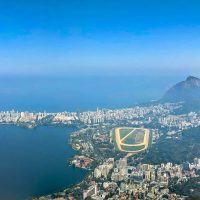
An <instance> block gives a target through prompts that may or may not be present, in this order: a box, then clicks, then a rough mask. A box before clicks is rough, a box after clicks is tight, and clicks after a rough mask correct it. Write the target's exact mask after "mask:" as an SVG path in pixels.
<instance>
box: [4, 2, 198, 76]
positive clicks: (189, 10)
mask: <svg viewBox="0 0 200 200" xmlns="http://www.w3.org/2000/svg"><path fill="white" fill-rule="evenodd" d="M199 10H200V1H198V0H151V1H150V0H59V1H58V0H28V1H27V0H10V1H1V2H0V75H13V74H14V75H15V74H18V75H19V74H20V75H58V76H59V75H70V76H71V75H131V74H139V75H143V74H145V75H147V74H156V75H160V74H163V73H164V74H169V75H175V74H183V75H189V74H191V75H200V66H199V65H200V56H199V53H200V12H199Z"/></svg>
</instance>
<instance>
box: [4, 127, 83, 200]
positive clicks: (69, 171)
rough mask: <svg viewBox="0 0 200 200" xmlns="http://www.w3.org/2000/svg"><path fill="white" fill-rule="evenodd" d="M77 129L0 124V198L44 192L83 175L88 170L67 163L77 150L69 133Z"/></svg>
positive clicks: (19, 199) (7, 199)
mask: <svg viewBox="0 0 200 200" xmlns="http://www.w3.org/2000/svg"><path fill="white" fill-rule="evenodd" d="M75 130H76V128H66V127H55V126H41V127H38V128H36V129H27V128H22V127H17V126H14V125H0V199H1V200H23V199H26V198H28V197H33V196H38V195H45V194H49V193H52V192H56V191H60V190H61V189H63V188H66V187H67V186H69V185H70V184H73V183H77V182H78V181H80V180H81V179H83V177H84V176H85V174H86V171H84V170H81V169H77V168H76V169H75V168H73V167H70V166H69V165H68V164H67V159H68V158H70V157H72V156H73V155H74V153H75V152H74V150H73V149H72V148H71V147H70V146H69V145H68V139H69V135H70V133H71V132H73V131H75Z"/></svg>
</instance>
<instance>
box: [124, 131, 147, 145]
mask: <svg viewBox="0 0 200 200" xmlns="http://www.w3.org/2000/svg"><path fill="white" fill-rule="evenodd" d="M144 135H145V132H144V130H138V129H136V130H134V131H133V132H132V133H131V134H130V135H128V137H126V138H125V139H124V140H123V143H125V144H139V143H142V142H143V140H144Z"/></svg>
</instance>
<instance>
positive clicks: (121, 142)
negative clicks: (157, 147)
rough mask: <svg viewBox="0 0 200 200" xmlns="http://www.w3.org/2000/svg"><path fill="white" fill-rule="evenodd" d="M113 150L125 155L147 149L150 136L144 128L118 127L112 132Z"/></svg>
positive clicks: (148, 131)
mask: <svg viewBox="0 0 200 200" xmlns="http://www.w3.org/2000/svg"><path fill="white" fill-rule="evenodd" d="M112 140H113V142H114V144H115V148H116V149H118V150H119V151H123V152H127V153H138V152H141V151H144V150H146V149H147V148H148V146H149V144H150V141H149V140H151V136H150V130H149V129H145V128H132V127H120V128H115V129H113V131H112Z"/></svg>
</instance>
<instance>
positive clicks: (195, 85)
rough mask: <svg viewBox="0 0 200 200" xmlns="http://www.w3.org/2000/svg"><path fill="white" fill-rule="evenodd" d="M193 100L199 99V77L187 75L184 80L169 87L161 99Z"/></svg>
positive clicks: (168, 100)
mask: <svg viewBox="0 0 200 200" xmlns="http://www.w3.org/2000/svg"><path fill="white" fill-rule="evenodd" d="M179 101H184V102H193V101H197V102H199V101H200V79H199V78H196V77H194V76H188V77H187V79H186V80H185V81H182V82H179V83H177V84H176V85H174V86H173V87H171V88H170V89H169V90H168V91H167V92H166V93H165V95H164V96H163V98H162V99H161V102H179Z"/></svg>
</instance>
